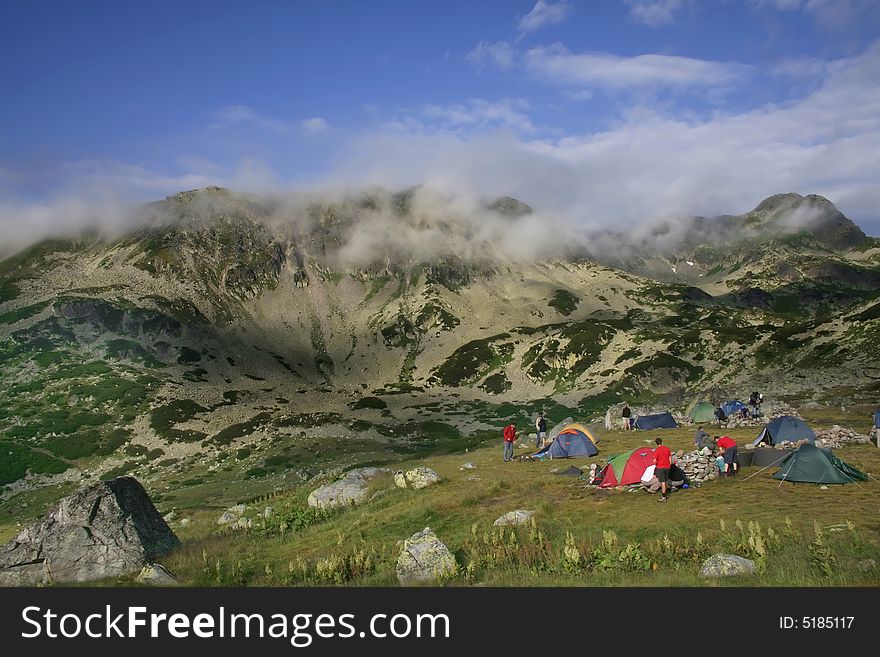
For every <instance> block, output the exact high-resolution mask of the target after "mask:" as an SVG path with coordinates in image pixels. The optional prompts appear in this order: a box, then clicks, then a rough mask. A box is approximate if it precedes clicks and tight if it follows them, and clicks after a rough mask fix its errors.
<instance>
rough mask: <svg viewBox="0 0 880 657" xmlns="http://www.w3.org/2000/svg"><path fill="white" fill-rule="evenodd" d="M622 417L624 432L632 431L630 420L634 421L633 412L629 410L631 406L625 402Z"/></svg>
mask: <svg viewBox="0 0 880 657" xmlns="http://www.w3.org/2000/svg"><path fill="white" fill-rule="evenodd" d="M621 415H622V416H623V430H624V431H629V430H630V429H632V424H631V423H630V420H631V419H632V411H631V410H629V404H627V403H626V402H624V404H623V411H622V412H621Z"/></svg>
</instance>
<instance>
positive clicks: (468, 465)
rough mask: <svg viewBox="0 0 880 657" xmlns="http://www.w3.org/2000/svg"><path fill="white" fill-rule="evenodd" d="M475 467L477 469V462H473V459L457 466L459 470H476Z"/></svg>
mask: <svg viewBox="0 0 880 657" xmlns="http://www.w3.org/2000/svg"><path fill="white" fill-rule="evenodd" d="M476 469H477V464H476V463H474V462H473V461H468V462H467V463H465V464H464V465H463V466H461V467H460V468H459V470H476Z"/></svg>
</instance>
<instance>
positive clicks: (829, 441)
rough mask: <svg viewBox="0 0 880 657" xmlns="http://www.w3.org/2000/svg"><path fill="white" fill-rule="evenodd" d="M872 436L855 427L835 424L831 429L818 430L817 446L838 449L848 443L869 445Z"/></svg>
mask: <svg viewBox="0 0 880 657" xmlns="http://www.w3.org/2000/svg"><path fill="white" fill-rule="evenodd" d="M870 443H871V438H870V436H865V435H862V434H860V433H858V432H856V431H855V430H853V429H848V428H846V427H841V426H840V425H837V424H835V425H834V426H833V427H831V428H830V429H824V430H822V431H817V432H816V447H825V448H828V449H837V448H838V447H843V446H844V445H846V444H857V445H869V444H870Z"/></svg>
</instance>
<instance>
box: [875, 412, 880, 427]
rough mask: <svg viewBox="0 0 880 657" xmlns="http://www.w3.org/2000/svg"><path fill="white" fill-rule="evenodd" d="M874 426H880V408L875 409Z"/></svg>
mask: <svg viewBox="0 0 880 657" xmlns="http://www.w3.org/2000/svg"><path fill="white" fill-rule="evenodd" d="M874 426H875V427H880V408H878V409H877V410H876V411H874Z"/></svg>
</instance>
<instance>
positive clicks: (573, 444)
mask: <svg viewBox="0 0 880 657" xmlns="http://www.w3.org/2000/svg"><path fill="white" fill-rule="evenodd" d="M597 442H599V439H598V438H597V437H596V435H595V434H594V433H593V432H592V431H590V429H588V428H587V427H585V426H584V425H582V424H577V423H574V424H567V425H565V426H564V427H562V428H561V429H560V431H559V433H558V434H557V436H556V438H555V439H554V440H553V442H552V443H550V444H549V445H547V446H546V447H545V448H544V449H542V450H540V451H539V452H537V453H535V457H537V458H551V459H564V458H569V457H571V456H596V454H598V453H599V448H598V447H596V443H597Z"/></svg>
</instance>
